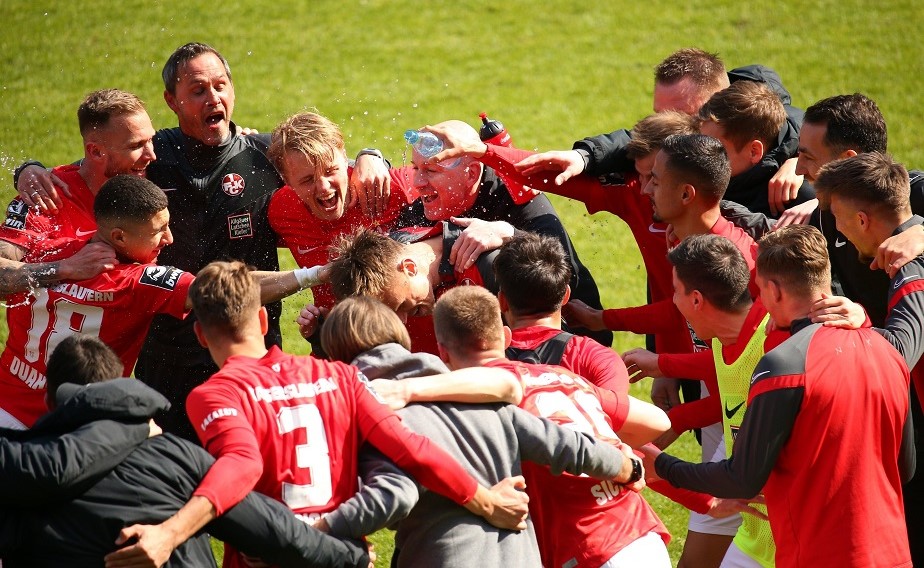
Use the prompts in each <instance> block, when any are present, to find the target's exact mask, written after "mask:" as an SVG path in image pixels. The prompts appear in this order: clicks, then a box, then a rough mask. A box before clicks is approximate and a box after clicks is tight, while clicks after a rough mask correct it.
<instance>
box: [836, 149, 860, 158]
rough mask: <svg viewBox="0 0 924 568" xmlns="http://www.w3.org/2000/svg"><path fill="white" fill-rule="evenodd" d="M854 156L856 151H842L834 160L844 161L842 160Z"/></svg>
mask: <svg viewBox="0 0 924 568" xmlns="http://www.w3.org/2000/svg"><path fill="white" fill-rule="evenodd" d="M856 155H857V151H856V150H844V151H843V152H841V153H840V155H838V157H837V158H835V159H836V160H842V159H844V158H853V157H854V156H856Z"/></svg>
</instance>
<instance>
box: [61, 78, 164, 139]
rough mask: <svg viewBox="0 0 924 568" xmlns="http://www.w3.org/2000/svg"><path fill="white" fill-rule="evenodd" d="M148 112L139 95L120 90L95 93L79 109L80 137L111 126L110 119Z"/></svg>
mask: <svg viewBox="0 0 924 568" xmlns="http://www.w3.org/2000/svg"><path fill="white" fill-rule="evenodd" d="M139 112H147V110H145V108H144V103H143V102H141V99H139V98H138V96H137V95H134V94H132V93H129V92H126V91H120V90H119V89H103V90H101V91H93V92H92V93H90V94H89V95H87V97H86V98H85V99H84V100H83V102H82V103H80V106H79V107H78V108H77V124H78V125H79V126H80V135H81V136H87V135H88V134H90V133H91V132H93V131H95V130H101V129H103V128H105V127H106V125H107V124H109V119H110V118H112V117H114V116H121V115H123V114H135V113H139Z"/></svg>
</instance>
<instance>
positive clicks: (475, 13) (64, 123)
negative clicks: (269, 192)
mask: <svg viewBox="0 0 924 568" xmlns="http://www.w3.org/2000/svg"><path fill="white" fill-rule="evenodd" d="M922 15H924V12H922V9H921V7H920V6H919V5H918V3H917V2H915V1H914V0H885V1H883V2H878V3H875V5H873V4H869V3H866V2H858V1H856V0H848V1H842V2H834V1H831V0H820V1H816V2H787V1H782V2H773V3H771V2H756V3H754V2H751V3H742V2H732V1H730V0H712V1H709V2H707V1H704V0H690V1H689V2H685V3H683V4H678V3H672V2H634V3H630V2H583V3H575V2H567V1H563V0H554V1H543V2H527V1H524V0H512V1H508V2H505V3H503V4H498V3H488V2H475V1H457V2H448V1H442V0H437V1H435V2H430V3H412V2H398V1H393V2H389V1H385V0H365V1H359V2H357V1H346V2H334V1H327V0H323V1H317V0H316V1H314V2H290V1H288V2H287V1H268V0H266V1H245V2H238V3H215V2H203V1H200V0H190V1H187V2H182V3H179V2H163V1H147V2H141V1H137V0H132V1H126V2H121V3H110V2H100V1H86V2H80V3H65V2H52V1H47V0H46V1H41V2H35V1H28V2H27V1H23V0H5V1H4V2H2V3H0V19H2V21H3V23H4V27H5V32H4V33H3V34H2V35H0V169H2V170H5V171H6V172H12V169H13V168H14V167H15V166H16V165H17V164H18V163H20V162H21V161H22V160H23V159H26V158H39V159H41V160H42V161H43V162H44V163H46V164H47V165H56V164H61V163H69V162H71V161H73V160H75V159H77V158H79V157H81V155H82V151H81V142H80V137H79V133H78V131H77V125H76V117H75V112H76V108H77V105H78V104H79V103H80V101H81V99H82V98H83V96H84V95H85V94H86V93H87V92H89V91H92V90H96V89H100V88H105V87H119V88H122V89H125V90H129V91H132V92H135V93H137V94H139V95H140V96H141V97H142V99H144V100H145V101H146V102H147V104H148V111H149V113H150V115H151V118H152V120H153V122H154V126H155V127H157V128H165V127H171V126H175V125H176V120H175V117H174V116H173V115H172V113H171V112H170V111H169V109H167V107H166V105H165V104H164V103H163V102H162V97H161V93H162V84H161V83H160V79H159V76H160V69H161V67H162V66H163V63H164V61H165V60H166V58H167V56H168V55H169V54H170V52H171V51H172V50H173V49H174V48H176V47H177V46H178V45H181V44H183V43H185V42H187V41H194V40H195V41H204V42H207V43H210V44H212V45H213V46H215V47H216V48H217V49H218V50H220V51H221V52H222V53H223V54H224V55H225V56H226V57H227V58H228V60H229V61H230V63H231V67H232V73H233V76H234V81H235V86H236V93H237V104H236V109H235V114H234V118H235V121H236V122H237V123H238V124H241V125H245V126H249V127H254V128H257V129H259V130H261V131H269V130H271V129H272V128H273V126H274V125H275V124H276V123H278V122H279V121H280V120H282V119H283V118H284V117H286V116H287V115H289V114H292V113H294V112H296V111H298V110H301V109H305V108H314V109H317V110H318V111H319V112H321V113H322V114H325V115H326V116H328V117H330V118H331V119H333V120H334V121H336V122H337V123H339V124H340V125H341V127H342V128H343V131H344V134H345V136H346V140H347V149H348V153H349V154H351V155H352V154H355V152H356V151H358V150H359V149H360V148H363V147H366V146H376V147H378V148H381V149H382V150H383V151H384V152H385V154H386V155H387V156H389V157H390V158H391V160H392V162H393V163H400V162H401V160H402V151H403V146H402V141H401V133H402V132H403V131H404V130H405V129H406V128H416V127H419V126H422V125H424V124H427V123H433V122H438V121H441V120H445V119H448V118H458V119H463V120H467V121H468V122H470V123H472V124H476V123H477V120H478V113H479V112H481V111H486V112H488V113H489V114H490V115H491V116H492V117H494V118H497V119H499V120H501V121H502V122H503V123H504V124H505V125H506V126H507V128H508V130H509V131H510V133H511V135H512V136H513V139H514V142H515V144H516V145H517V146H519V147H521V148H527V149H535V150H547V149H564V148H570V146H571V143H572V141H573V140H575V139H578V138H581V137H584V136H589V135H594V134H598V133H601V132H609V131H610V130H613V129H615V128H622V127H630V126H631V125H632V124H634V123H635V122H636V121H637V120H639V119H640V118H642V117H644V116H645V115H646V114H648V113H649V112H650V109H651V93H652V78H651V77H652V74H651V69H652V67H653V66H654V65H655V64H656V63H657V62H658V61H660V60H661V59H663V58H664V57H665V56H666V55H668V54H669V53H671V52H672V51H674V50H676V49H678V48H680V47H686V46H697V47H701V48H704V49H708V50H710V51H716V52H718V53H720V54H721V55H722V57H723V58H724V60H725V62H726V64H727V65H728V66H729V67H730V68H731V67H735V66H739V65H745V64H749V63H763V64H765V65H768V66H770V67H773V68H774V69H775V70H776V71H778V72H779V74H780V76H781V77H782V78H783V81H784V83H785V85H786V86H787V88H788V89H789V91H790V92H791V93H792V96H793V102H794V104H796V105H798V106H802V107H803V108H804V107H805V106H807V105H809V104H811V103H812V102H814V101H816V100H818V99H820V98H822V97H826V96H829V95H833V94H838V93H850V92H856V91H859V92H863V93H865V94H867V95H869V96H870V97H872V98H873V99H875V100H876V101H877V102H878V103H879V105H880V107H881V108H882V111H883V113H884V114H885V117H886V120H887V121H888V124H889V126H890V135H891V136H890V137H891V142H890V150H891V151H892V153H893V154H894V155H895V156H896V157H897V158H898V159H899V160H901V161H903V162H905V163H906V164H907V165H909V166H910V167H918V168H920V167H921V166H924V149H922V147H921V146H920V144H919V143H918V140H917V137H916V134H917V127H918V126H919V122H920V119H919V113H918V112H916V111H917V108H916V104H915V103H916V102H917V99H918V93H919V92H920V84H919V83H920V81H919V77H921V76H922V71H924V63H922V62H924V53H922V48H921V44H920V42H919V41H918V37H917V33H916V32H917V31H918V30H917V26H916V23H917V21H918V20H919V19H920V18H921V16H922ZM9 179H10V178H9V177H8V178H7V180H9ZM12 196H13V190H12V186H11V184H9V183H7V184H4V186H3V191H2V195H0V198H2V199H3V200H4V201H8V200H9V199H10V198H11V197H12ZM552 200H553V201H554V202H555V204H556V207H558V209H559V212H560V213H561V215H562V217H563V219H564V220H565V224H566V226H567V227H568V228H569V230H570V232H571V235H572V238H573V239H574V242H575V245H576V247H577V248H578V250H579V251H580V253H581V256H582V258H583V260H584V261H585V263H587V265H588V266H589V267H590V268H591V270H592V272H593V273H594V275H595V277H596V279H597V281H598V283H599V285H600V287H601V293H602V296H603V300H604V305H607V306H614V307H615V306H628V305H637V304H640V303H642V302H644V299H645V295H644V292H643V290H644V288H643V281H644V272H643V268H642V263H641V258H640V256H639V255H638V252H637V249H636V247H635V245H634V242H633V241H632V238H631V236H630V235H629V232H628V231H627V230H626V227H625V225H624V224H623V223H622V222H621V221H619V220H618V219H615V218H613V217H612V216H609V215H606V214H598V215H595V216H593V217H591V216H588V215H587V214H586V213H585V211H584V208H583V206H582V205H580V204H574V203H569V202H567V201H565V200H563V199H559V198H557V197H554V196H553V197H552ZM281 256H282V257H283V258H284V260H285V261H286V262H291V257H289V255H288V252H285V251H283V252H282V253H281ZM306 300H308V297H307V295H304V294H301V295H298V296H296V297H294V298H292V299H290V300H289V301H287V302H286V306H287V312H286V315H285V319H286V320H287V321H288V322H291V320H293V319H294V317H295V314H296V313H297V309H298V308H299V307H300V305H301V304H302V303H304V302H305V301H306ZM5 333H6V329H5V324H4V325H3V326H2V328H0V337H5ZM284 333H285V334H286V342H285V348H286V350H288V351H291V352H304V351H306V347H307V346H306V344H305V343H304V342H303V341H302V340H301V338H300V337H299V336H298V333H297V330H296V329H295V327H294V325H292V324H291V323H288V324H287V327H286V328H285V329H284ZM641 344H642V341H641V339H640V338H638V337H636V336H632V335H629V334H618V336H617V342H616V346H615V347H616V349H617V350H619V351H624V350H626V349H628V348H630V347H635V346H639V345H641ZM647 388H648V385H647V381H645V382H643V383H642V384H641V385H637V386H636V387H634V388H633V393H634V394H636V395H640V396H644V393H645V391H647ZM674 451H677V452H679V453H680V454H681V455H684V456H685V457H688V458H692V457H694V456H695V454H696V448H695V447H694V443H692V442H691V441H690V438H689V437H688V436H685V437H683V438H682V439H681V440H680V441H679V442H678V446H677V447H676V448H675V450H674ZM651 501H652V503H653V504H654V506H655V508H656V509H657V510H658V512H659V514H661V516H662V518H663V519H664V520H665V522H666V523H667V525H668V527H669V528H670V530H671V533H672V534H673V535H674V539H673V541H672V543H671V545H670V550H671V555H672V557H673V558H674V559H675V560H676V558H677V556H678V554H679V551H680V550H681V548H682V545H683V539H684V535H685V526H686V514H685V512H684V511H683V510H681V509H680V508H679V507H678V506H675V505H673V504H671V503H670V502H667V501H665V500H663V499H661V498H660V497H658V496H654V497H652V499H651ZM374 541H375V542H376V543H377V550H378V553H379V561H378V563H377V564H378V565H379V566H387V565H388V560H389V558H390V546H391V544H390V541H391V537H390V535H388V534H387V533H380V535H377V536H376V537H374Z"/></svg>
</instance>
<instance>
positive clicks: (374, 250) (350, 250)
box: [330, 228, 405, 300]
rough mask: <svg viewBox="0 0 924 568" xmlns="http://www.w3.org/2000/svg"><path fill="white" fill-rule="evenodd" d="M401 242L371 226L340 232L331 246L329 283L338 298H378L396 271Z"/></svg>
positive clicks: (402, 249) (402, 246)
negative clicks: (348, 232)
mask: <svg viewBox="0 0 924 568" xmlns="http://www.w3.org/2000/svg"><path fill="white" fill-rule="evenodd" d="M404 247H405V245H403V244H401V243H399V242H398V241H395V240H394V239H392V238H390V237H388V236H387V235H383V234H381V233H379V232H376V231H373V230H372V229H366V228H360V229H358V230H357V231H355V232H354V233H352V234H349V235H341V236H340V237H339V238H338V239H337V242H336V243H335V244H334V246H333V247H332V249H331V257H332V258H333V259H334V260H333V261H332V262H331V267H330V285H331V289H332V290H333V292H334V296H336V297H337V299H338V300H343V299H344V298H349V297H350V296H373V297H376V298H379V297H381V296H382V293H383V292H384V291H385V290H386V289H387V288H388V286H390V285H391V282H392V279H393V278H394V275H395V274H396V273H397V271H398V260H399V259H398V257H399V256H400V255H401V253H402V252H403V251H404Z"/></svg>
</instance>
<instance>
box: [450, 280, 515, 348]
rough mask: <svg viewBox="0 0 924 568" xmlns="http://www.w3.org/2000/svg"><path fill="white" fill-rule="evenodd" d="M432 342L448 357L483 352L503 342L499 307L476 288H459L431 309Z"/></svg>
mask: <svg viewBox="0 0 924 568" xmlns="http://www.w3.org/2000/svg"><path fill="white" fill-rule="evenodd" d="M433 329H434V332H435V333H436V341H437V342H438V343H439V344H440V345H442V346H443V347H444V348H446V350H448V351H449V352H451V353H459V352H463V353H467V352H472V351H487V350H489V349H492V348H494V347H496V346H497V345H498V343H500V344H501V347H503V342H504V331H503V330H504V323H503V321H502V320H501V312H500V304H499V303H498V301H497V298H495V297H494V296H493V295H492V294H491V293H490V292H488V291H487V290H485V289H484V288H481V287H480V286H459V287H456V288H453V289H451V290H449V291H448V292H446V293H445V294H443V296H442V297H441V298H440V299H439V301H437V302H436V307H435V308H434V309H433Z"/></svg>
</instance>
